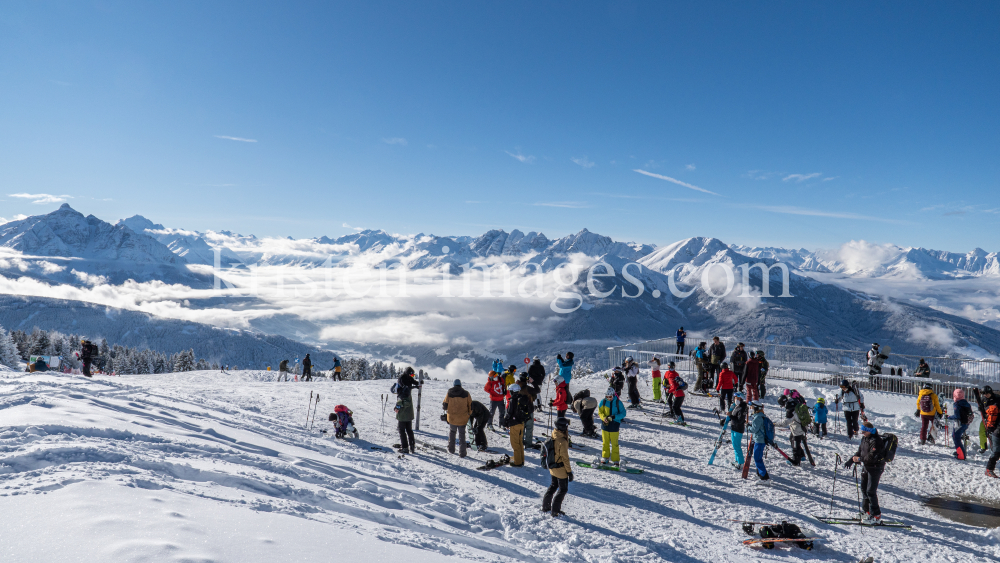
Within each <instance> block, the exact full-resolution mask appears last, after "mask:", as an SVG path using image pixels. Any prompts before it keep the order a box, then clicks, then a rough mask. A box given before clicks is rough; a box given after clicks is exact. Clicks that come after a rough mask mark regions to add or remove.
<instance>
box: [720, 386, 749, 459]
mask: <svg viewBox="0 0 1000 563" xmlns="http://www.w3.org/2000/svg"><path fill="white" fill-rule="evenodd" d="M733 397H734V398H735V401H733V406H732V408H730V409H729V438H730V441H731V442H732V443H733V454H734V455H735V457H736V468H737V469H741V468H742V467H743V463H744V462H745V461H746V460H745V459H744V457H743V434H744V433H745V432H746V428H747V415H748V414H749V410H750V409H749V408H747V403H746V399H745V397H744V395H743V393H742V392H740V393H736V394H735V395H733ZM722 423H723V424H725V421H723V422H722Z"/></svg>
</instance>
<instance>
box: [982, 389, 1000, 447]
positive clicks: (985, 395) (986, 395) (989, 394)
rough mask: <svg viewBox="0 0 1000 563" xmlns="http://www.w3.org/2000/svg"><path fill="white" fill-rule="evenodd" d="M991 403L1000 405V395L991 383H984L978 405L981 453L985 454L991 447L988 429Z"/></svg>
mask: <svg viewBox="0 0 1000 563" xmlns="http://www.w3.org/2000/svg"><path fill="white" fill-rule="evenodd" d="M990 405H998V407H1000V397H997V396H996V395H995V394H994V393H993V388H992V387H990V386H989V385H984V386H983V389H982V390H981V391H980V392H979V401H978V402H977V404H976V406H977V407H978V408H979V416H980V421H979V453H980V454H984V453H986V450H988V449H989V446H990V440H989V432H987V431H986V411H987V409H989V408H990Z"/></svg>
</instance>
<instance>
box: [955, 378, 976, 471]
mask: <svg viewBox="0 0 1000 563" xmlns="http://www.w3.org/2000/svg"><path fill="white" fill-rule="evenodd" d="M951 396H952V399H954V401H955V405H954V408H953V409H952V412H953V413H954V414H952V415H951V416H949V417H948V420H954V421H955V431H954V432H952V433H951V439H952V440H953V441H954V442H955V454H954V455H955V457H957V458H958V459H965V458H966V456H967V455H968V453H969V452H967V451H965V444H963V443H962V436H965V431H966V430H968V429H969V425H970V424H972V420H973V418H974V417H975V415H974V414H973V413H972V405H971V404H969V401H966V400H965V391H964V390H962V389H955V391H954V392H953V393H952V395H951ZM959 452H961V455H959Z"/></svg>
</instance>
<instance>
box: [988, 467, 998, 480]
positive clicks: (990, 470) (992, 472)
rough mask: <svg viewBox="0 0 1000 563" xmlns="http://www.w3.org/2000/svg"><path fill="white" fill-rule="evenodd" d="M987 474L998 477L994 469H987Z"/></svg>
mask: <svg viewBox="0 0 1000 563" xmlns="http://www.w3.org/2000/svg"><path fill="white" fill-rule="evenodd" d="M986 476H987V477H993V478H994V479H997V478H998V477H997V474H996V472H994V471H993V470H992V469H987V470H986Z"/></svg>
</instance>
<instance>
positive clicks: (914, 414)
mask: <svg viewBox="0 0 1000 563" xmlns="http://www.w3.org/2000/svg"><path fill="white" fill-rule="evenodd" d="M913 416H915V417H917V418H920V409H917V410H915V411H913Z"/></svg>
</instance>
